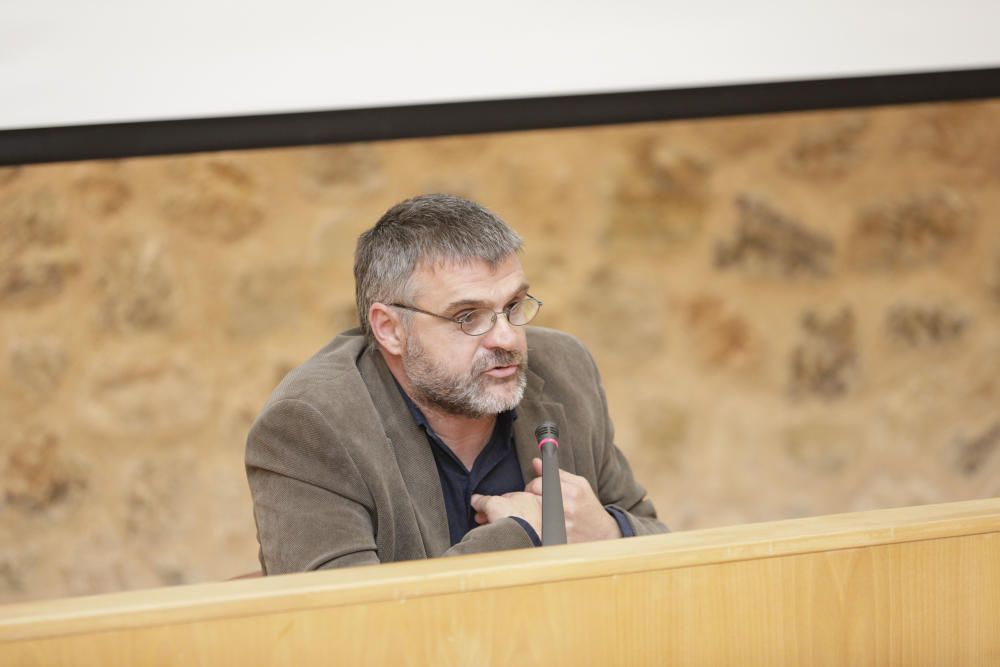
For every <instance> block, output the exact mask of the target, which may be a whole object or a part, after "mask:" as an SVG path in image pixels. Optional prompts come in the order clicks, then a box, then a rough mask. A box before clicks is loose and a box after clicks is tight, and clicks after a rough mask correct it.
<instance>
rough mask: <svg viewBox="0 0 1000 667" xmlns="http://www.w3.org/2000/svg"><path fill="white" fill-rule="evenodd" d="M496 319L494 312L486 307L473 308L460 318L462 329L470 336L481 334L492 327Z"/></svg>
mask: <svg viewBox="0 0 1000 667" xmlns="http://www.w3.org/2000/svg"><path fill="white" fill-rule="evenodd" d="M495 321H496V313H494V312H493V311H492V310H489V309H488V308H481V309H479V310H474V311H472V312H471V313H469V314H468V315H466V316H465V319H463V320H462V331H464V332H465V333H467V334H469V335H470V336H482V335H483V334H484V333H486V332H487V331H489V330H490V329H492V328H493V323H494V322H495Z"/></svg>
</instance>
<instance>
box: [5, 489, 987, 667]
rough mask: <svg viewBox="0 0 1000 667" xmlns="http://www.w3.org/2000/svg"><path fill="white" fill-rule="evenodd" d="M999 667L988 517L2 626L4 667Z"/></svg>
mask: <svg viewBox="0 0 1000 667" xmlns="http://www.w3.org/2000/svg"><path fill="white" fill-rule="evenodd" d="M161 664H162V665H185V666H186V665H213V666H214V665H365V664H379V665H382V664H384V665H601V666H602V667H603V666H607V665H685V664H688V665H741V666H742V665H935V666H948V667H950V666H954V665H963V666H966V665H991V666H995V665H1000V499H992V500H979V501H970V502H959V503H949V504H944V505H930V506H923V507H910V508H902V509H892V510H879V511H872V512H861V513H855V514H842V515H834V516H824V517H816V518H809V519H797V520H791V521H779V522H774V523H763V524H751V525H742V526H734V527H730V528H719V529H711V530H700V531H691V532H686V533H673V534H669V535H658V536H652V537H643V538H633V539H629V540H616V541H611V542H599V543H591V544H581V545H570V546H563V547H551V548H545V549H528V550H522V551H511V552H503V553H493V554H482V555H475V556H465V557H461V558H445V559H436V560H430V561H416V562H408V563H394V564H386V565H379V566H373V567H362V568H354V569H348V570H339V571H330V572H313V573H307V574H296V575H287V576H281V577H267V578H262V579H253V580H242V581H232V582H225V583H212V584H200V585H194V586H179V587H175V588H162V589H155V590H145V591H133V592H129V593H121V594H113V595H100V596H94V597H87V598H75V599H63V600H53V601H44V602H37V603H28V604H17V605H8V606H6V607H0V665H5V666H7V665H10V666H14V665H18V666H20V665H46V666H49V665H101V666H102V667H104V666H107V667H110V666H112V665H161Z"/></svg>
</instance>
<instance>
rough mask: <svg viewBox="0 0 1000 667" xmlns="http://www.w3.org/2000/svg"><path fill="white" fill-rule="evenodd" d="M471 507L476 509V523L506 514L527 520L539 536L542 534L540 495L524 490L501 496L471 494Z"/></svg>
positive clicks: (502, 516) (494, 519)
mask: <svg viewBox="0 0 1000 667" xmlns="http://www.w3.org/2000/svg"><path fill="white" fill-rule="evenodd" d="M472 509H474V510H476V523H478V524H480V525H482V524H486V523H493V522H494V521H496V520H498V519H502V518H504V517H506V516H516V517H520V518H522V519H524V520H525V521H527V522H528V523H529V524H530V525H531V527H532V528H534V529H535V532H536V533H538V535H539V536H541V534H542V497H541V496H540V495H539V496H536V495H534V494H532V493H526V492H524V491H514V492H511V493H505V494H503V495H502V496H482V495H479V494H478V493H474V494H473V495H472Z"/></svg>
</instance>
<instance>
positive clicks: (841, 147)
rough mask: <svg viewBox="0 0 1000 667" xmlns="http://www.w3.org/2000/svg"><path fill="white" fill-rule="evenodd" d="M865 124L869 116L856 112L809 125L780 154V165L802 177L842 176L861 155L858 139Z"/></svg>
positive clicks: (859, 139)
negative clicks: (814, 126) (813, 125)
mask: <svg viewBox="0 0 1000 667" xmlns="http://www.w3.org/2000/svg"><path fill="white" fill-rule="evenodd" d="M867 126H868V119H867V118H866V117H865V116H862V115H858V116H848V117H846V118H838V119H835V120H834V121H832V122H831V123H830V124H828V125H823V126H821V127H817V128H809V129H807V130H805V131H803V132H802V134H801V135H800V136H799V139H798V141H796V142H795V144H794V145H793V146H792V148H791V149H790V150H789V151H788V152H787V153H785V155H783V156H782V160H781V165H782V167H783V168H784V170H785V171H786V172H788V173H789V174H791V175H794V176H800V177H804V178H815V179H833V178H839V177H841V176H844V175H845V174H847V173H848V171H849V170H850V169H851V168H852V167H853V166H855V165H856V164H857V163H858V162H859V161H860V160H861V158H862V154H861V139H862V137H863V134H864V131H865V129H866V128H867Z"/></svg>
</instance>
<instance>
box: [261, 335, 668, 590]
mask: <svg viewBox="0 0 1000 667" xmlns="http://www.w3.org/2000/svg"><path fill="white" fill-rule="evenodd" d="M527 340H528V364H529V370H528V384H527V388H526V390H525V395H524V399H523V400H522V402H521V404H520V405H519V406H518V408H517V412H518V418H517V420H516V421H515V422H514V442H515V446H516V449H517V455H518V459H519V460H520V464H521V471H522V474H523V476H524V479H525V483H527V482H528V481H529V480H531V479H532V478H533V477H534V471H533V470H532V467H531V459H532V457H534V456H537V455H538V454H537V451H538V448H537V445H536V444H535V438H534V429H535V427H536V426H537V425H538V424H540V423H542V422H543V421H545V420H552V421H554V422H556V423H557V424H558V425H559V427H560V438H559V442H560V448H559V464H560V467H561V468H563V469H565V470H568V471H570V472H572V473H575V474H577V475H581V476H583V477H585V478H586V479H587V480H588V481H589V482H590V484H591V486H592V487H593V488H594V490H595V492H596V494H597V496H598V498H599V499H600V501H601V502H602V503H603V504H604V505H613V506H615V507H617V508H618V509H620V510H622V511H624V512H625V513H626V514H627V516H628V519H629V521H630V523H631V525H632V527H633V528H634V530H635V533H636V535H643V534H649V533H660V532H665V531H666V527H665V526H663V524H661V523H660V522H659V521H657V519H656V511H655V510H654V509H653V505H652V503H651V502H649V501H648V500H647V499H646V498H645V495H646V493H645V490H644V489H643V488H642V487H641V486H639V484H637V483H636V481H635V479H634V478H633V477H632V471H631V469H630V468H629V465H628V462H627V461H626V460H625V457H624V456H623V455H622V453H621V452H620V451H619V450H618V448H617V447H616V446H615V445H614V432H613V428H612V425H611V420H610V418H609V417H608V410H607V402H606V399H605V396H604V389H603V387H602V386H601V381H600V376H599V375H598V372H597V367H596V365H595V364H594V361H593V359H592V358H591V356H590V354H589V353H588V352H587V351H586V349H585V348H584V347H583V345H581V344H580V343H579V342H578V341H577V340H576V339H574V338H573V337H571V336H569V335H567V334H564V333H560V332H557V331H553V330H550V329H541V328H537V327H529V328H528V330H527ZM246 467H247V478H248V480H249V483H250V491H251V494H252V496H253V505H254V518H255V520H256V522H257V539H258V541H259V542H260V561H261V565H262V567H263V568H264V571H265V572H266V573H267V574H280V573H285V572H299V571H304V570H315V569H320V568H328V567H343V566H350V565H362V564H370V563H378V562H391V561H401V560H412V559H417V558H432V557H436V556H442V555H457V554H465V553H476V552H482V551H495V550H500V549H515V548H521V547H530V546H531V540H530V539H529V538H528V535H527V534H526V533H525V531H524V529H523V528H522V527H521V526H520V525H519V524H518V523H517V522H516V521H514V520H513V519H510V518H506V519H501V520H500V521H498V522H495V523H492V524H489V525H485V526H479V527H477V528H474V529H473V530H471V531H469V533H468V534H466V536H465V537H464V538H463V539H462V541H461V542H459V543H458V544H456V545H455V546H450V544H451V540H450V536H449V533H448V520H447V515H446V513H445V506H444V498H443V497H442V494H441V482H440V479H439V477H438V471H437V467H436V465H435V463H434V455H433V453H432V451H431V448H430V444H429V443H428V442H427V437H426V435H425V434H424V433H423V431H422V430H421V429H420V427H419V426H417V424H416V423H415V422H414V420H413V417H412V416H411V414H410V412H409V410H408V409H407V407H406V404H405V403H404V402H403V398H402V396H400V394H399V390H398V389H397V388H396V384H395V382H394V380H393V377H392V374H391V372H390V371H389V368H388V366H386V364H385V361H384V360H383V359H382V355H381V353H379V352H378V351H377V350H375V349H373V348H372V347H371V346H369V345H367V344H366V341H365V338H364V336H363V335H362V334H361V332H360V331H359V330H357V329H354V330H351V331H348V332H345V333H344V334H341V335H339V336H337V337H336V338H334V339H333V340H332V341H331V342H330V343H329V344H327V346H326V347H324V348H323V349H322V350H320V351H319V352H317V353H316V354H315V355H314V356H313V357H312V358H311V359H309V360H308V361H306V362H305V363H304V364H302V365H301V366H299V367H298V368H296V369H295V370H294V371H292V372H291V373H289V375H288V376H287V377H286V378H285V379H284V380H283V381H282V382H281V384H280V385H278V387H277V388H276V389H275V390H274V393H273V394H272V395H271V397H270V399H268V402H267V404H266V405H265V406H264V409H263V411H262V412H261V414H260V416H259V417H258V418H257V420H256V421H255V422H254V424H253V426H252V427H251V429H250V434H249V437H248V439H247V451H246Z"/></svg>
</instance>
